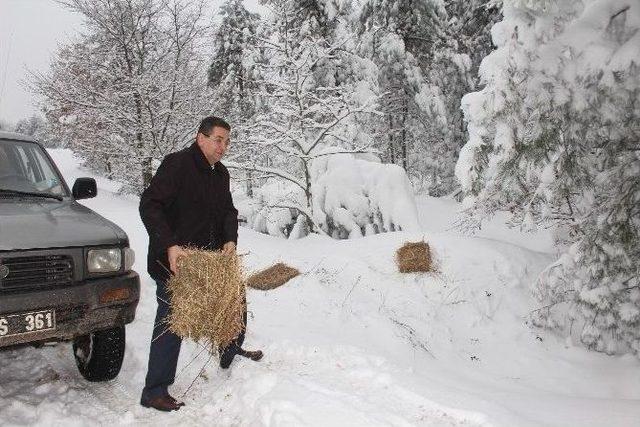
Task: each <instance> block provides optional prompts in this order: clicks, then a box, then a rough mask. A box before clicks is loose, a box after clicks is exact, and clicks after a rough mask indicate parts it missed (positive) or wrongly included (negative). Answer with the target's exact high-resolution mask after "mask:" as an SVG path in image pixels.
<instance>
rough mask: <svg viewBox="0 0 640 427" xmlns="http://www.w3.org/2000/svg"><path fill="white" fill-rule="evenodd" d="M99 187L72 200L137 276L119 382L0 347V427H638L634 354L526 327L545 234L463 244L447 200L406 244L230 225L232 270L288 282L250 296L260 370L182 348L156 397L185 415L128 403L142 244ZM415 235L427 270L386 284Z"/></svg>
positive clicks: (139, 342)
mask: <svg viewBox="0 0 640 427" xmlns="http://www.w3.org/2000/svg"><path fill="white" fill-rule="evenodd" d="M52 155H53V156H54V158H55V160H56V162H57V163H58V165H59V167H60V168H61V170H62V172H63V174H64V175H65V178H66V179H67V181H68V182H69V183H72V182H73V180H74V179H75V178H76V177H78V176H87V175H90V174H88V173H87V172H86V171H82V170H80V169H79V168H78V166H77V162H76V161H75V160H74V159H73V157H72V155H71V153H70V152H69V151H66V150H52ZM98 187H99V195H98V197H97V198H95V199H92V200H88V201H86V202H84V203H85V204H86V205H87V206H89V207H91V208H93V209H95V210H96V211H98V212H99V213H100V214H102V215H103V216H105V217H107V218H109V219H111V220H112V221H114V222H116V223H118V224H119V225H120V226H121V227H122V228H124V229H125V231H126V232H127V233H128V235H129V238H130V240H131V245H132V247H133V248H134V249H135V251H136V255H137V261H136V265H135V269H136V270H137V271H138V272H139V273H140V275H141V281H142V298H141V301H140V305H139V308H138V312H137V317H136V320H135V322H134V323H133V324H131V325H130V326H129V327H128V329H127V334H128V335H127V345H128V348H127V354H126V357H125V361H124V366H123V370H122V372H121V374H120V376H119V377H118V379H117V380H116V381H113V382H110V383H106V384H92V383H87V382H85V381H84V380H82V379H81V377H80V375H79V374H78V373H77V371H76V368H75V365H74V361H73V356H72V353H71V348H70V345H69V344H58V345H55V346H47V347H45V348H44V349H33V348H22V349H18V350H11V351H5V352H1V353H0V424H2V425H47V426H49V425H64V426H71V425H95V424H110V425H138V424H156V425H216V426H227V425H242V426H244V425H251V426H253V425H278V426H301V425H317V426H374V425H394V426H405V425H427V426H540V425H553V426H607V427H612V426H637V425H640V421H639V420H640V362H639V361H638V360H637V359H636V358H634V357H631V356H625V357H609V356H605V355H602V354H597V353H593V352H588V351H585V350H584V349H582V348H580V347H577V346H573V345H571V344H570V343H567V342H565V340H563V339H560V338H558V337H556V336H554V335H552V334H550V333H548V332H546V331H540V330H535V329H531V328H530V327H529V326H528V325H527V324H526V319H527V315H528V314H529V312H530V311H531V310H532V309H533V308H535V307H536V303H535V301H534V300H533V299H532V297H531V293H530V291H529V286H530V284H531V282H532V281H533V280H534V279H535V277H536V275H537V273H538V272H539V271H540V270H541V269H542V268H543V267H544V266H545V265H546V264H547V263H548V262H549V261H550V260H551V259H552V255H551V254H550V251H551V242H550V238H549V236H548V235H546V234H544V233H538V234H521V233H519V232H517V231H514V230H509V229H507V228H506V227H504V226H503V225H501V223H500V218H496V220H495V221H493V222H492V223H490V224H488V226H487V227H485V229H483V231H482V232H481V233H479V234H478V235H476V236H473V237H470V236H464V235H462V234H460V233H458V232H456V231H454V230H452V229H451V227H452V222H453V219H454V215H455V211H456V209H458V206H459V205H458V204H457V203H456V202H454V201H451V200H441V199H433V198H426V197H422V198H419V199H418V209H419V212H420V221H421V223H422V227H423V232H422V233H404V232H403V233H388V234H382V235H376V236H373V237H366V238H360V239H353V240H348V241H335V240H331V239H328V238H324V237H320V236H309V237H306V238H303V239H300V240H284V239H279V238H274V237H270V236H266V235H262V234H258V233H256V232H253V231H251V230H248V229H241V231H240V241H239V252H240V253H245V254H246V256H245V260H246V262H245V264H246V267H247V269H248V270H249V271H254V270H257V269H260V268H262V267H265V266H268V265H271V264H272V263H274V262H277V261H283V262H286V263H287V264H290V265H292V266H295V267H297V268H299V269H300V270H301V271H303V272H304V274H303V275H301V276H300V277H298V278H296V279H294V280H292V281H291V282H290V283H288V284H287V285H285V286H283V287H281V288H279V289H276V290H272V291H266V292H263V291H256V290H249V293H248V300H249V310H250V319H249V325H248V333H247V340H246V347H247V348H251V349H253V348H261V349H262V350H264V352H265V358H264V359H263V360H262V361H261V362H259V363H255V362H251V361H249V360H247V359H236V361H235V362H234V364H233V365H232V368H231V369H230V370H229V371H223V370H220V369H218V368H217V364H216V363H215V360H211V361H209V356H208V355H206V354H204V353H202V352H201V349H200V348H199V347H198V345H197V344H194V343H190V342H189V343H185V344H184V345H183V348H182V354H181V359H180V363H179V366H178V377H177V380H176V384H175V385H174V387H173V388H172V392H173V394H174V395H175V396H181V395H182V394H183V393H184V392H185V391H187V393H186V395H185V396H183V397H182V398H183V399H184V400H185V401H186V403H187V406H185V407H184V408H182V409H181V410H180V411H178V412H174V413H168V414H167V413H159V412H156V411H153V410H149V409H144V408H142V407H141V406H139V405H138V399H139V394H140V390H141V388H142V385H143V381H144V375H145V370H146V362H147V354H148V346H149V339H150V335H151V328H152V322H153V318H154V314H155V307H156V306H155V299H154V284H153V282H152V281H151V280H150V278H149V277H148V275H147V274H146V272H145V258H146V244H147V237H146V232H145V230H144V228H143V226H142V223H141V222H140V219H139V216H138V211H137V207H138V201H137V199H136V198H134V197H123V196H120V195H117V194H115V193H114V192H115V191H116V190H117V185H116V184H114V183H112V182H109V181H107V180H105V179H101V178H98ZM422 238H424V239H426V240H427V241H428V242H429V244H430V245H431V248H432V250H433V252H434V253H435V256H436V259H437V263H438V273H436V274H404V275H403V274H400V273H398V272H397V271H396V268H395V266H394V261H393V255H394V252H395V250H396V249H397V248H398V247H399V246H400V245H402V244H403V243H404V242H405V241H415V240H417V239H422ZM207 362H209V363H208V364H207ZM205 364H207V365H206V368H205V369H204V370H203V371H202V372H201V370H202V368H203V366H205ZM192 383H193V384H192Z"/></svg>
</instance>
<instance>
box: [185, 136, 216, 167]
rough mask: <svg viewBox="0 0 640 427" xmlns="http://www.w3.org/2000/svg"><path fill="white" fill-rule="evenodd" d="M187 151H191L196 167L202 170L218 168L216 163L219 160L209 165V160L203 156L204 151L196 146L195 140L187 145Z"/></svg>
mask: <svg viewBox="0 0 640 427" xmlns="http://www.w3.org/2000/svg"><path fill="white" fill-rule="evenodd" d="M189 151H191V155H192V156H193V160H194V161H195V162H196V166H198V169H202V170H211V169H214V170H218V169H219V166H218V163H220V162H216V163H215V164H214V165H213V166H211V165H210V164H209V161H208V160H207V158H206V157H205V155H204V153H203V152H202V150H201V149H200V147H199V146H198V143H197V142H194V143H193V144H191V147H189Z"/></svg>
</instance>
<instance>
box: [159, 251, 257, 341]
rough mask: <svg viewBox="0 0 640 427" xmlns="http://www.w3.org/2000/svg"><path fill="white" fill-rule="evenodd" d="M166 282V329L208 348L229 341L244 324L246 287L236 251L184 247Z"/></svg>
mask: <svg viewBox="0 0 640 427" xmlns="http://www.w3.org/2000/svg"><path fill="white" fill-rule="evenodd" d="M186 252H187V256H185V257H182V258H180V259H179V261H178V271H177V273H176V274H175V275H174V276H172V277H171V278H170V279H169V282H168V283H167V286H168V289H169V295H170V299H171V300H170V306H171V314H170V315H169V319H168V323H169V329H170V330H171V331H172V332H174V333H175V334H177V335H178V336H180V337H182V338H191V339H193V340H194V341H196V342H200V343H202V344H203V345H206V346H207V347H208V348H210V349H211V351H212V352H213V353H215V352H216V351H217V349H218V348H221V347H226V346H227V345H229V344H230V343H231V342H232V341H233V340H234V339H235V338H236V337H237V336H238V335H239V334H240V332H241V331H242V329H243V328H244V324H243V314H244V311H245V304H246V299H245V295H246V289H245V284H244V280H243V273H242V265H241V263H240V260H239V258H238V256H237V255H236V254H224V253H222V252H212V251H204V250H198V249H187V250H186Z"/></svg>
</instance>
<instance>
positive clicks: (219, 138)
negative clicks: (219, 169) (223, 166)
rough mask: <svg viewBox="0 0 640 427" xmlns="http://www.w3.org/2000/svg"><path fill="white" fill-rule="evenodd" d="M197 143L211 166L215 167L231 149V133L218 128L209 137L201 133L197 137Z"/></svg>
mask: <svg viewBox="0 0 640 427" xmlns="http://www.w3.org/2000/svg"><path fill="white" fill-rule="evenodd" d="M196 142H197V143H198V146H199V147H200V150H202V153H204V156H205V157H206V158H207V160H208V161H209V164H211V165H213V164H214V163H216V162H219V161H220V159H222V156H224V154H225V153H226V152H227V149H228V148H229V131H228V130H226V129H225V128H221V127H218V126H216V127H214V128H213V129H212V130H211V133H210V134H209V135H208V136H207V135H205V134H203V133H199V134H198V136H197V137H196Z"/></svg>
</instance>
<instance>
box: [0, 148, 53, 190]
mask: <svg viewBox="0 0 640 427" xmlns="http://www.w3.org/2000/svg"><path fill="white" fill-rule="evenodd" d="M0 189H4V190H16V191H29V192H38V193H48V194H52V195H56V196H65V195H66V192H65V189H64V186H63V185H62V179H61V178H60V177H59V176H58V174H57V173H56V172H55V170H54V169H53V167H52V165H51V163H50V162H49V159H48V158H47V157H46V155H45V154H44V152H43V151H42V149H41V148H40V146H38V145H36V144H32V143H26V142H19V141H2V143H0Z"/></svg>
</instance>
